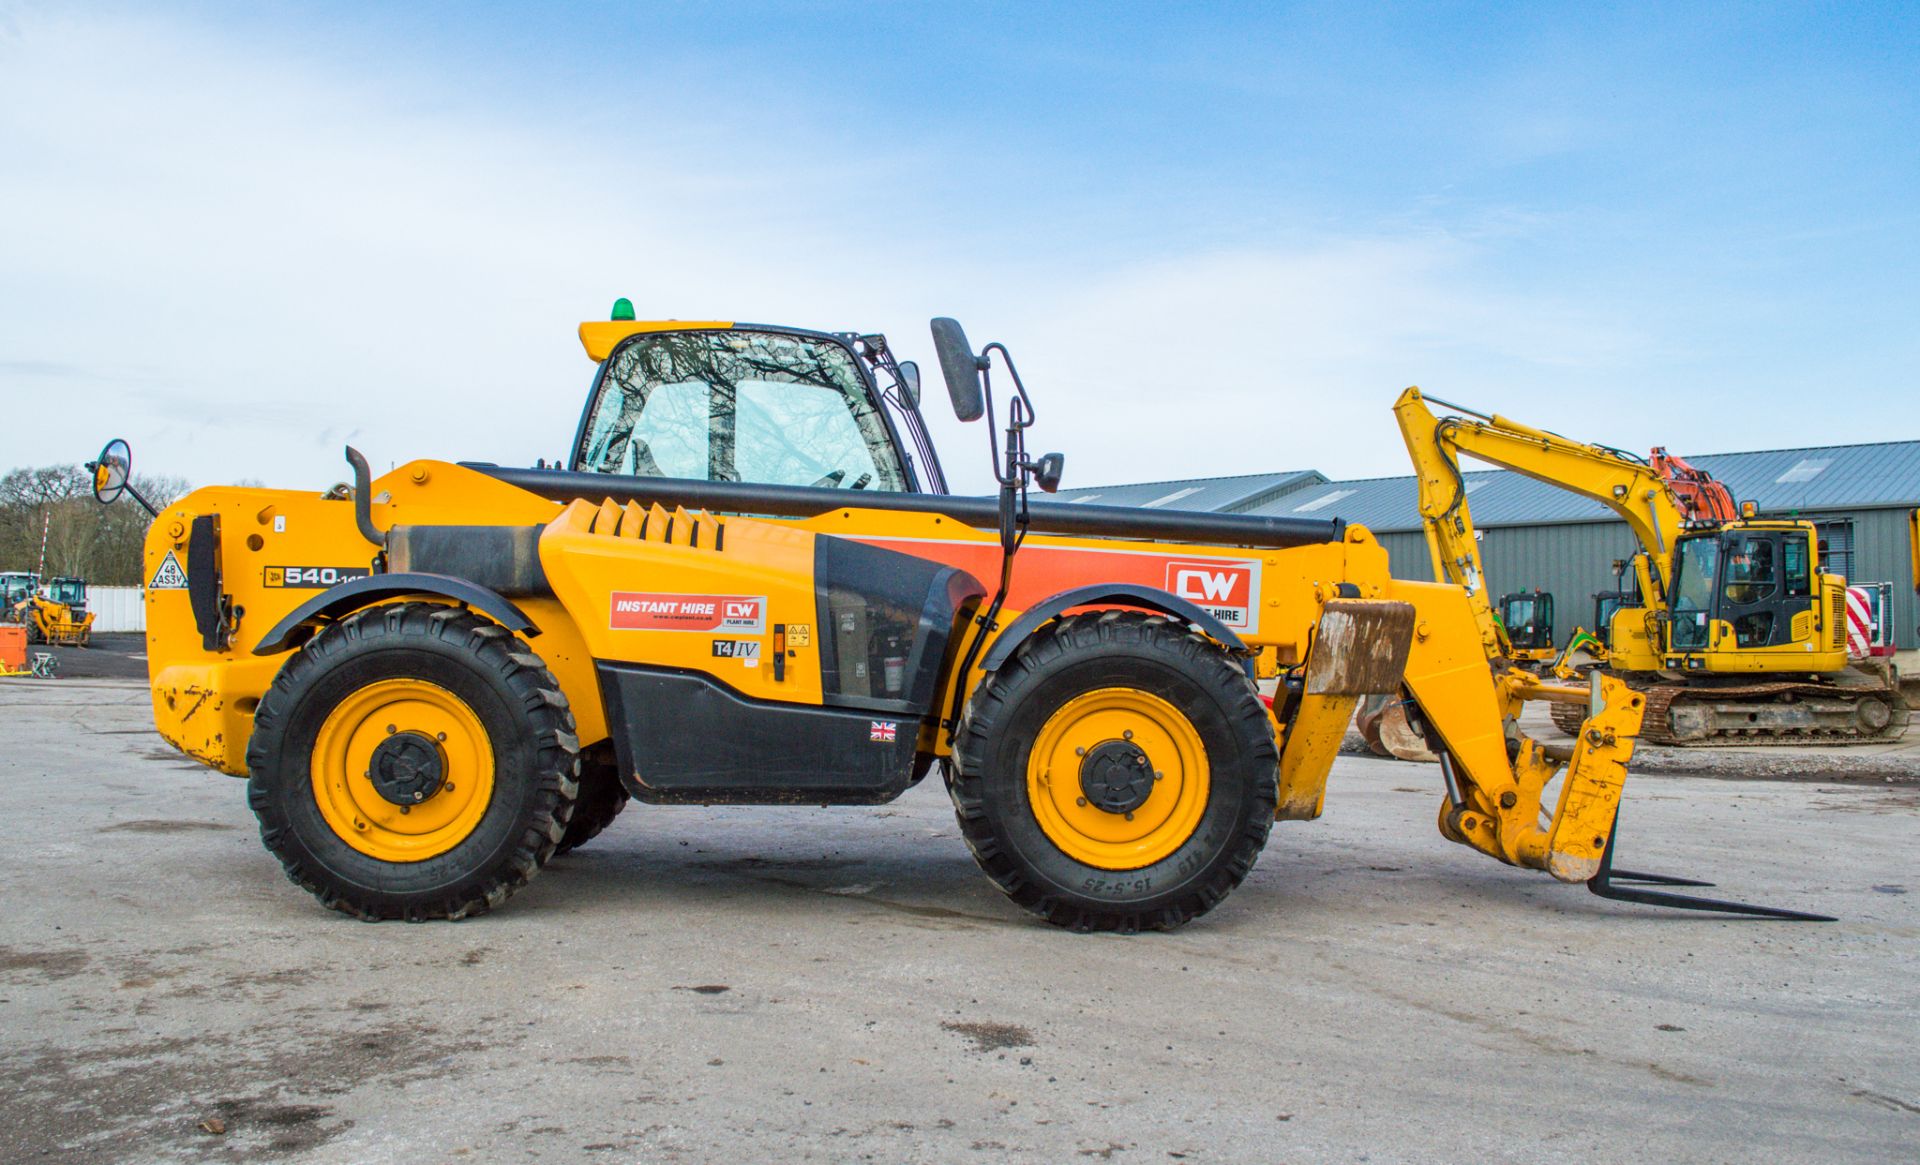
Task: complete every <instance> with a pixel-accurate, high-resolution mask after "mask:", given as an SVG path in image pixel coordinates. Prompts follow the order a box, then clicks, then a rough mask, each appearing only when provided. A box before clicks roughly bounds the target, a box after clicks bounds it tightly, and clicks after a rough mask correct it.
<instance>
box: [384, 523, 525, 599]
mask: <svg viewBox="0 0 1920 1165" xmlns="http://www.w3.org/2000/svg"><path fill="white" fill-rule="evenodd" d="M542 529H544V527H541V526H395V527H394V528H393V529H391V530H389V531H387V569H388V570H391V571H393V572H394V573H396V574H406V573H409V572H418V573H422V574H444V575H451V576H453V577H454V578H464V579H466V580H467V581H468V582H471V583H473V584H474V585H475V586H479V587H485V588H486V589H487V590H490V591H492V592H494V593H495V594H499V595H506V596H507V597H509V598H526V597H528V596H546V595H551V594H552V593H553V588H552V587H550V586H548V585H547V572H546V571H545V570H544V569H542V567H541V566H540V531H541V530H542Z"/></svg>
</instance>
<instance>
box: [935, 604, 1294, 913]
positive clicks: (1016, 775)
mask: <svg viewBox="0 0 1920 1165" xmlns="http://www.w3.org/2000/svg"><path fill="white" fill-rule="evenodd" d="M1278 773H1279V761H1278V754H1277V751H1276V749H1275V747H1274V737H1273V728H1272V723H1271V721H1270V719H1269V717H1268V715H1267V712H1266V709H1265V707H1264V706H1263V705H1262V704H1261V703H1260V699H1259V695H1258V693H1257V692H1256V690H1255V688H1254V685H1253V681H1252V680H1251V679H1249V678H1248V677H1247V675H1246V673H1245V672H1244V671H1243V670H1242V669H1240V668H1238V667H1236V666H1235V665H1234V663H1233V661H1232V660H1231V659H1230V658H1229V657H1228V656H1227V654H1226V653H1225V652H1224V651H1222V650H1221V649H1220V648H1219V647H1218V646H1217V645H1215V644H1213V643H1212V642H1210V641H1208V640H1207V639H1205V638H1204V637H1202V636H1201V635H1200V634H1199V633H1197V632H1195V631H1192V630H1190V629H1188V628H1185V627H1182V626H1180V625H1178V624H1176V623H1173V622H1172V621H1170V620H1168V619H1165V618H1162V617H1159V616H1150V615H1144V614H1139V613H1133V612H1120V611H1108V612H1100V613H1093V614H1083V615H1074V616H1070V617H1068V618H1066V619H1062V620H1060V621H1059V622H1057V623H1054V624H1052V625H1051V626H1049V627H1047V628H1045V629H1043V630H1041V631H1039V632H1037V633H1036V634H1035V635H1034V636H1033V638H1032V639H1030V640H1028V641H1027V642H1026V643H1024V644H1022V645H1021V647H1020V648H1019V650H1018V651H1016V652H1015V653H1014V655H1013V657H1012V658H1011V659H1009V660H1008V661H1007V663H1006V664H1005V665H1004V666H1002V667H1001V669H1000V670H999V671H997V672H995V673H994V674H993V675H992V676H990V677H988V678H987V680H986V681H984V682H983V683H982V684H981V686H980V689H979V691H977V692H976V693H975V694H974V697H973V699H972V700H971V701H970V702H969V704H968V708H967V713H966V715H965V717H964V718H963V719H962V721H961V725H960V730H959V732H958V734H957V735H956V738H955V746H954V763H953V764H952V765H951V766H950V767H949V770H948V774H949V776H948V791H949V793H950V794H951V795H952V798H953V803H954V810H955V813H956V815H957V816H958V818H959V821H960V830H961V834H962V835H963V836H964V837H965V838H966V841H967V845H968V848H969V849H971V850H972V851H973V855H974V859H975V860H976V861H978V862H979V863H980V867H981V868H982V869H983V870H985V871H986V872H987V874H988V875H989V876H990V877H992V878H993V880H994V881H995V882H996V883H997V884H998V885H999V886H1000V888H1001V890H1003V891H1004V892H1005V893H1006V894H1007V896H1008V897H1009V898H1012V899H1013V900H1014V901H1015V902H1017V903H1019V904H1020V905H1021V906H1023V907H1025V908H1026V909H1028V910H1030V911H1032V912H1033V913H1035V914H1038V915H1040V916H1042V917H1044V918H1046V919H1047V920H1048V921H1049V922H1052V923H1054V924H1055V925H1058V926H1064V927H1068V928H1070V929H1073V930H1078V931H1094V930H1115V931H1121V932H1133V931H1137V930H1142V929H1150V930H1169V929H1172V928H1174V927H1177V926H1180V925H1182V924H1184V923H1186V922H1187V921H1189V920H1191V919H1193V918H1196V917H1198V916H1199V915H1201V914H1204V913H1206V912H1207V911H1208V910H1211V909H1212V908H1213V907H1214V906H1216V905H1218V904H1219V903H1220V901H1221V900H1222V899H1224V898H1225V897H1226V896H1227V894H1228V893H1229V892H1231V891H1232V890H1233V888H1234V887H1235V886H1238V885H1239V884H1240V882H1241V881H1242V880H1244V879H1245V878H1246V876H1247V874H1248V873H1249V872H1250V871H1251V870H1252V869H1253V864H1254V861H1255V859H1257V858H1258V856H1259V854H1260V850H1261V848H1262V847H1263V846H1264V845H1265V844H1266V839H1267V833H1268V831H1269V830H1270V829H1271V828H1272V826H1273V814H1274V805H1275V802H1276V800H1277V798H1278V779H1279V777H1278Z"/></svg>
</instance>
